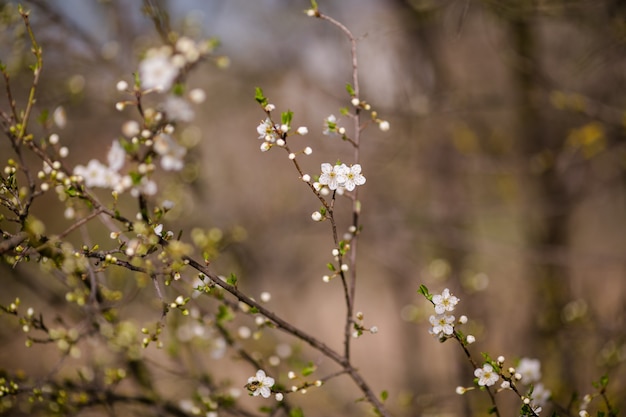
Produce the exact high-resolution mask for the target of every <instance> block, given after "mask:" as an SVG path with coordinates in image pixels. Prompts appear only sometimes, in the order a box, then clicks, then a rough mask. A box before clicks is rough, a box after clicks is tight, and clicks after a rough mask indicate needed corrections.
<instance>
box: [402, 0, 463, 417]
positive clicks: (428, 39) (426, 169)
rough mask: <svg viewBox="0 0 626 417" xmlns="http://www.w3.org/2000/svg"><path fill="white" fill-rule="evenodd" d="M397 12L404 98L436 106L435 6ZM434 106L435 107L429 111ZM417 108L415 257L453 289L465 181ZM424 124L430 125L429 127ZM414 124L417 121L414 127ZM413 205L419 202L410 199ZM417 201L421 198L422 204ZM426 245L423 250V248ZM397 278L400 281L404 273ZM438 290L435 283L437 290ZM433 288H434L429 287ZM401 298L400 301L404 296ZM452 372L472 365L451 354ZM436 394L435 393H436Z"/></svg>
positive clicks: (444, 140)
mask: <svg viewBox="0 0 626 417" xmlns="http://www.w3.org/2000/svg"><path fill="white" fill-rule="evenodd" d="M395 5H396V7H397V8H398V13H399V15H400V16H403V19H404V29H405V33H406V35H405V38H406V40H407V41H408V47H409V53H407V54H405V57H406V60H407V62H406V68H409V71H411V72H412V74H411V77H410V79H413V80H417V81H416V84H415V85H412V86H410V87H412V88H411V89H410V90H409V91H407V94H408V95H411V97H409V98H408V101H409V102H411V101H412V100H413V99H415V98H416V97H415V96H416V95H418V94H421V95H423V96H424V97H427V98H428V108H429V109H438V108H441V107H442V105H444V104H445V103H443V102H442V100H444V99H445V97H446V93H448V92H449V90H450V74H449V71H448V68H447V65H448V63H447V61H446V59H445V57H444V55H443V53H442V51H443V48H444V46H443V45H442V36H441V24H440V23H441V21H440V19H439V16H438V13H439V12H438V10H437V8H434V7H432V6H431V7H424V8H419V7H417V3H416V2H413V1H409V0H395ZM436 112H437V110H435V113H436ZM419 116H420V115H419V114H417V112H416V113H415V114H414V115H413V117H410V118H409V120H407V124H408V126H410V127H409V128H408V130H409V131H417V132H419V133H420V134H421V135H425V133H426V132H429V133H428V134H426V135H425V136H426V137H428V139H426V140H425V139H424V138H415V140H417V141H420V142H421V147H420V149H419V150H418V155H419V156H418V158H417V159H411V162H410V163H412V164H417V166H410V167H408V169H410V170H411V171H412V172H419V173H421V174H420V175H421V176H422V177H423V178H427V181H426V182H425V184H424V190H423V193H419V194H417V195H416V197H417V199H418V200H420V199H421V200H423V199H424V198H426V199H427V200H428V204H427V209H426V210H427V212H426V213H424V215H425V217H423V219H424V220H425V221H426V224H419V225H418V228H419V229H420V230H422V231H425V232H426V236H425V241H424V239H422V241H420V242H419V248H420V250H422V251H423V253H420V254H419V255H418V256H419V257H420V258H421V260H422V264H423V265H424V266H426V265H428V264H429V263H430V262H431V261H433V260H435V259H440V260H443V261H445V262H446V263H447V264H448V265H449V270H450V276H449V277H448V278H449V282H447V283H446V286H450V288H451V290H452V291H453V292H456V291H457V289H458V288H459V286H460V275H461V273H462V272H463V270H464V269H465V260H466V256H467V252H468V251H467V248H466V247H462V245H461V246H458V245H456V242H454V238H451V236H456V235H457V234H458V231H459V230H464V229H467V225H468V223H469V218H468V214H469V210H468V208H467V207H466V203H467V201H468V200H469V198H468V196H467V186H466V183H465V180H464V177H465V175H464V173H463V172H461V170H462V168H460V167H461V166H462V164H460V163H458V162H459V161H458V159H459V158H460V157H461V155H459V153H458V151H457V150H456V149H455V147H454V146H453V144H452V142H451V141H450V140H449V137H448V136H449V132H448V131H446V130H445V129H442V128H441V125H440V123H438V120H437V117H438V116H437V115H436V114H433V115H429V117H428V118H427V119H423V118H420V117H419ZM424 124H432V125H433V126H436V127H435V128H434V129H433V130H432V131H431V130H430V129H429V127H428V126H424ZM418 125H420V126H418ZM415 203H416V204H415V206H419V205H420V202H419V201H416V202H415ZM422 204H423V203H422ZM426 248H427V250H426V251H425V252H424V249H426ZM400 279H402V280H405V278H404V277H401V278H400ZM394 288H396V291H395V293H394V296H395V298H396V300H398V301H397V302H398V303H402V302H403V299H404V298H406V295H407V291H406V282H398V284H397V285H395V286H394ZM439 290H441V289H440V288H438V289H437V291H439ZM433 291H435V289H433ZM404 303H406V301H405V300H404ZM402 343H403V351H404V358H405V359H404V360H405V361H408V362H407V363H409V362H410V361H411V358H413V357H415V347H414V346H415V337H414V335H410V334H407V335H406V336H405V337H403V340H402ZM455 361H456V364H457V369H456V370H455V372H456V373H457V375H456V376H454V379H456V380H459V381H468V380H471V379H472V378H473V375H472V370H471V369H470V368H469V367H468V363H467V361H466V360H465V358H464V357H462V356H460V355H459V356H455ZM405 369H406V372H405V375H404V379H405V381H404V384H405V386H409V387H412V388H413V390H414V391H415V392H416V393H418V395H419V394H423V393H428V392H432V391H433V389H439V387H438V386H437V387H435V386H433V385H432V383H431V382H429V380H428V379H427V378H424V376H423V375H422V373H421V372H418V368H417V366H407V367H406V368H405ZM438 395H441V394H438ZM462 400H464V401H463V409H462V410H457V412H460V413H461V414H464V415H470V414H471V410H470V408H469V403H468V402H467V396H466V397H465V398H462Z"/></svg>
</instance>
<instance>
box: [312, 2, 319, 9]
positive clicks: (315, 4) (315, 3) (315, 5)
mask: <svg viewBox="0 0 626 417" xmlns="http://www.w3.org/2000/svg"><path fill="white" fill-rule="evenodd" d="M311 7H312V8H313V9H315V10H317V8H318V6H317V1H315V0H311Z"/></svg>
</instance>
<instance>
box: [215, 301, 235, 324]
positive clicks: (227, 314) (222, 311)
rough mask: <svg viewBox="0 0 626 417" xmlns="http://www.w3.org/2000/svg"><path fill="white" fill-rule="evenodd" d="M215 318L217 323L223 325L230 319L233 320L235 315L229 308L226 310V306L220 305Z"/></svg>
mask: <svg viewBox="0 0 626 417" xmlns="http://www.w3.org/2000/svg"><path fill="white" fill-rule="evenodd" d="M216 318H217V321H218V323H223V322H226V321H231V320H232V319H234V318H235V315H234V314H233V312H232V311H231V310H230V308H228V306H226V305H224V304H221V305H220V306H219V307H218V311H217V316H216Z"/></svg>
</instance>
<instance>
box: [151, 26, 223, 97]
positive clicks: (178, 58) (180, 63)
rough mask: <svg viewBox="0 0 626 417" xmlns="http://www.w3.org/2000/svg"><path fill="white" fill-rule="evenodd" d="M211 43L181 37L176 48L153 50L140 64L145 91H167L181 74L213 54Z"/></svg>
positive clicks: (167, 46)
mask: <svg viewBox="0 0 626 417" xmlns="http://www.w3.org/2000/svg"><path fill="white" fill-rule="evenodd" d="M211 49H212V47H211V44H210V43H209V42H203V43H196V42H195V41H194V40H192V39H190V38H188V37H186V36H181V37H180V38H178V40H177V41H176V43H175V45H174V47H172V46H170V45H165V46H161V47H159V48H151V49H149V50H148V51H147V52H146V56H145V58H144V59H143V60H142V61H141V63H140V64H139V79H140V82H141V87H142V88H143V89H144V90H155V91H159V92H162V91H167V90H169V89H170V88H171V87H172V85H173V84H174V82H175V81H176V79H177V78H178V77H179V75H180V74H181V72H182V71H183V70H184V69H185V68H186V67H188V66H190V65H193V64H195V63H196V62H198V61H199V60H200V59H201V58H202V57H203V56H204V55H206V54H208V53H209V52H211Z"/></svg>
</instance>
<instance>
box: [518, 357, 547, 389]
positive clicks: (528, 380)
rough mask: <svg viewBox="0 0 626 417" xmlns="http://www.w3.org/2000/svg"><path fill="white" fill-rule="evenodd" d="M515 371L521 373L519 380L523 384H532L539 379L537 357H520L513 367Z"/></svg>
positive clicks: (539, 365)
mask: <svg viewBox="0 0 626 417" xmlns="http://www.w3.org/2000/svg"><path fill="white" fill-rule="evenodd" d="M515 371H516V372H517V373H519V374H520V375H522V379H521V382H522V383H523V384H527V385H529V384H533V383H535V382H539V380H540V379H541V362H540V361H539V359H529V358H522V359H520V361H519V364H518V365H517V368H516V369H515Z"/></svg>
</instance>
